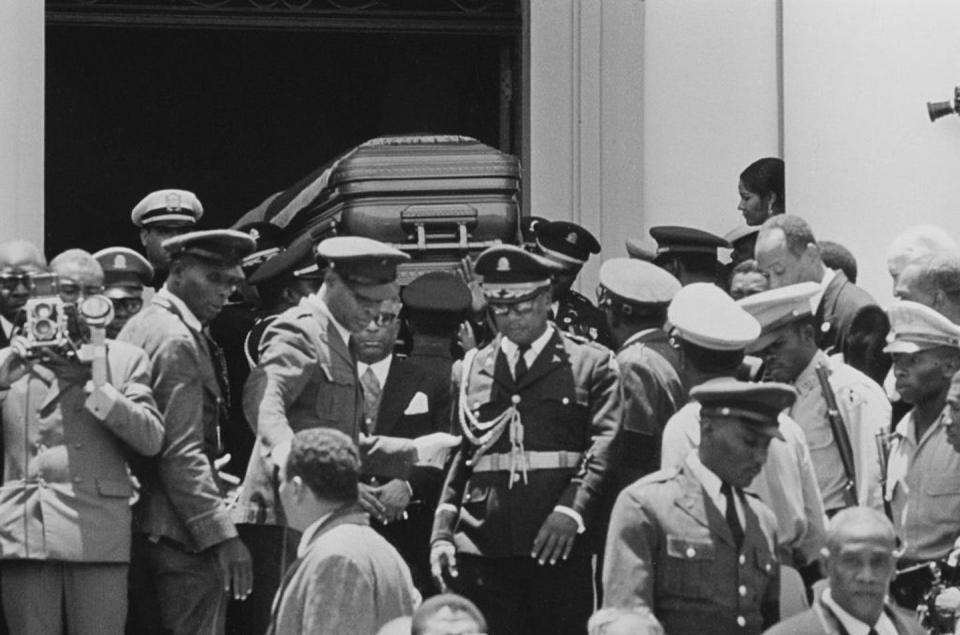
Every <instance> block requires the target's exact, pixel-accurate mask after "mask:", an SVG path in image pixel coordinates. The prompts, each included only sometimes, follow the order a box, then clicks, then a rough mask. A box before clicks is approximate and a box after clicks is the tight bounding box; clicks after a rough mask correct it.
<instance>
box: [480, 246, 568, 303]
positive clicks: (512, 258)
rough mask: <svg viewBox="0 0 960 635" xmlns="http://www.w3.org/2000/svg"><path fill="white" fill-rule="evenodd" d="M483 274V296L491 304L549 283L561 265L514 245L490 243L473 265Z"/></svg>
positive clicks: (526, 294)
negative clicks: (493, 244) (490, 245)
mask: <svg viewBox="0 0 960 635" xmlns="http://www.w3.org/2000/svg"><path fill="white" fill-rule="evenodd" d="M474 270H475V271H476V272H477V273H478V274H479V275H481V276H483V296H484V297H485V298H486V299H487V301H488V302H491V303H494V304H508V303H512V302H522V301H523V300H526V299H528V298H531V297H533V296H535V295H536V294H537V293H539V292H540V291H542V290H543V289H544V288H546V287H548V286H550V281H551V276H552V275H553V274H555V273H557V272H559V271H562V268H561V267H560V265H558V264H556V263H555V262H553V261H552V260H548V259H546V258H544V257H543V256H538V255H536V254H533V253H530V252H529V251H526V250H524V249H522V248H520V247H516V246H514V245H495V246H493V247H489V248H488V249H487V250H486V251H484V252H483V253H482V254H480V256H478V257H477V262H476V264H475V265H474Z"/></svg>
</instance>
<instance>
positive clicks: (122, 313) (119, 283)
mask: <svg viewBox="0 0 960 635" xmlns="http://www.w3.org/2000/svg"><path fill="white" fill-rule="evenodd" d="M93 257H94V258H96V259H97V262H99V263H100V266H101V267H102V268H103V284H104V291H103V294H104V295H105V296H107V297H108V298H110V301H111V302H113V321H112V322H110V324H108V325H107V337H109V338H115V337H116V336H117V334H118V333H120V330H121V329H122V328H123V326H124V325H125V324H126V323H127V320H129V319H130V318H131V317H133V316H134V315H136V314H137V313H139V312H140V309H142V308H143V288H144V287H145V286H149V285H150V284H151V283H152V282H153V267H152V266H151V265H150V263H149V262H148V261H147V259H146V258H144V257H143V256H141V255H140V254H138V253H137V252H135V251H134V250H132V249H128V248H127V247H107V248H106V249H101V250H100V251H98V252H97V253H95V254H93Z"/></svg>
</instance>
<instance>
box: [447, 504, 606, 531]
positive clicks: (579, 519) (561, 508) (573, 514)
mask: <svg viewBox="0 0 960 635" xmlns="http://www.w3.org/2000/svg"><path fill="white" fill-rule="evenodd" d="M437 511H440V510H439V509H438V510H437ZM553 511H555V512H560V513H561V514H563V515H564V516H569V517H570V518H572V519H573V520H574V521H575V522H576V523H577V533H578V534H582V533H583V532H585V531H586V530H587V527H586V525H584V524H583V516H581V515H580V513H579V512H577V511H576V510H574V509H572V508H570V507H567V506H566V505H557V506H556V507H554V508H553Z"/></svg>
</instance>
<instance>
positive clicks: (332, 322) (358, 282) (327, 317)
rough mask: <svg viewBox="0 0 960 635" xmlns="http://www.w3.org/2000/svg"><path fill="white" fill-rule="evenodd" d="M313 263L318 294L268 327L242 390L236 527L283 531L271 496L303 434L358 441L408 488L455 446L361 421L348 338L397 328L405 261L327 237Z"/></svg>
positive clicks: (356, 241) (374, 464)
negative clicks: (330, 431) (246, 454)
mask: <svg viewBox="0 0 960 635" xmlns="http://www.w3.org/2000/svg"><path fill="white" fill-rule="evenodd" d="M316 255H317V257H318V259H322V260H323V262H324V263H325V264H328V268H327V270H326V273H325V274H324V282H323V286H322V287H321V288H320V290H319V291H317V292H316V293H313V294H310V295H308V296H307V297H305V298H302V299H301V300H300V302H299V303H298V304H297V305H296V306H294V307H293V308H290V309H288V310H286V311H284V312H283V313H282V314H280V316H279V317H277V318H276V320H274V321H273V323H272V324H270V326H268V327H267V329H266V330H265V331H264V333H263V336H262V337H261V339H260V350H259V354H260V362H259V365H258V366H257V367H256V368H254V369H253V370H252V371H251V373H250V377H249V379H247V383H246V386H245V387H244V394H243V406H244V412H245V414H246V416H247V421H249V422H250V424H251V425H252V426H254V427H255V428H256V432H257V440H256V444H255V445H254V448H253V454H252V455H251V458H250V464H249V465H248V467H247V473H246V476H245V478H244V482H243V485H242V487H241V491H240V497H239V500H238V502H237V507H236V510H235V517H234V518H235V520H236V521H237V522H242V523H255V524H262V525H276V526H281V527H282V526H286V525H287V524H288V523H287V519H286V514H285V512H284V510H283V508H282V506H281V505H280V501H279V499H278V497H277V487H278V486H279V481H278V474H279V471H280V469H281V468H282V467H283V465H284V464H285V463H286V460H287V454H288V453H289V451H290V442H291V440H292V439H293V435H294V434H295V433H296V432H298V431H300V430H304V429H307V428H317V427H325V428H334V429H336V430H339V431H341V432H343V433H345V434H346V435H347V436H349V437H350V438H351V439H353V440H354V441H359V444H358V445H359V448H360V456H361V459H362V463H363V470H364V471H365V472H368V473H372V474H378V475H380V476H382V477H386V478H390V479H392V478H399V479H406V478H407V477H408V476H409V474H410V470H411V468H412V467H413V466H414V464H417V463H421V464H433V463H439V464H442V458H443V456H444V455H445V450H446V448H448V447H452V446H453V445H455V444H456V443H458V442H459V437H455V436H453V435H450V434H447V433H443V432H437V433H433V434H430V435H426V436H423V437H419V438H417V439H414V440H411V439H400V438H393V437H381V436H373V435H371V434H370V433H371V432H375V431H371V430H369V429H367V428H366V426H365V423H364V421H363V412H364V394H363V389H362V384H361V382H360V379H359V377H358V375H357V363H356V358H355V356H354V353H353V352H352V351H351V340H352V339H353V335H352V334H353V333H360V332H362V331H363V330H364V329H366V328H367V327H368V326H370V325H371V324H373V325H384V324H387V323H389V322H392V321H393V320H395V319H396V313H395V308H396V305H397V303H398V298H399V290H400V288H399V285H397V283H396V278H397V265H398V263H400V262H403V261H405V260H408V259H409V256H407V255H406V254H404V253H403V252H401V251H399V250H397V249H394V248H393V247H390V246H389V245H386V244H384V243H381V242H378V241H376V240H371V239H369V238H362V237H355V236H338V237H334V238H328V239H326V240H324V241H323V242H321V243H320V244H319V245H317V247H316ZM364 487H367V486H364ZM364 487H362V488H361V489H364ZM361 496H362V497H363V499H364V500H365V501H367V503H368V504H371V505H373V506H374V513H375V514H376V515H379V516H384V515H386V507H385V506H383V505H382V504H380V503H379V502H378V501H377V499H376V497H375V496H366V495H365V493H364V492H361ZM251 548H252V549H253V550H254V558H255V559H256V558H257V551H258V550H260V549H268V548H270V546H269V545H268V544H264V545H254V544H251ZM278 566H279V563H278ZM258 586H260V585H259V583H258ZM261 589H262V587H261ZM261 589H258V593H259V592H260V591H261Z"/></svg>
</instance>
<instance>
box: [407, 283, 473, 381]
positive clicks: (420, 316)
mask: <svg viewBox="0 0 960 635" xmlns="http://www.w3.org/2000/svg"><path fill="white" fill-rule="evenodd" d="M400 297H401V298H402V300H403V313H404V315H405V317H406V320H407V324H408V326H409V331H410V337H411V339H412V340H413V343H412V346H411V348H410V354H409V355H407V362H408V363H410V364H413V365H415V366H418V367H420V368H422V369H423V370H425V371H427V372H429V373H431V374H434V375H439V376H441V377H443V378H445V379H446V380H449V378H450V369H451V368H452V367H453V360H454V350H455V348H456V343H457V333H458V329H459V328H460V325H461V324H462V323H463V321H464V320H465V319H467V318H468V317H469V311H470V305H471V300H472V296H471V294H470V288H469V287H468V286H467V285H466V283H465V282H464V281H463V280H461V279H460V278H458V277H457V276H455V275H453V274H451V273H446V272H442V271H433V272H430V273H425V274H424V275H422V276H420V277H419V278H417V279H416V280H414V281H413V282H411V283H410V284H408V285H407V286H406V287H404V289H403V291H402V292H401V294H400Z"/></svg>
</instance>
